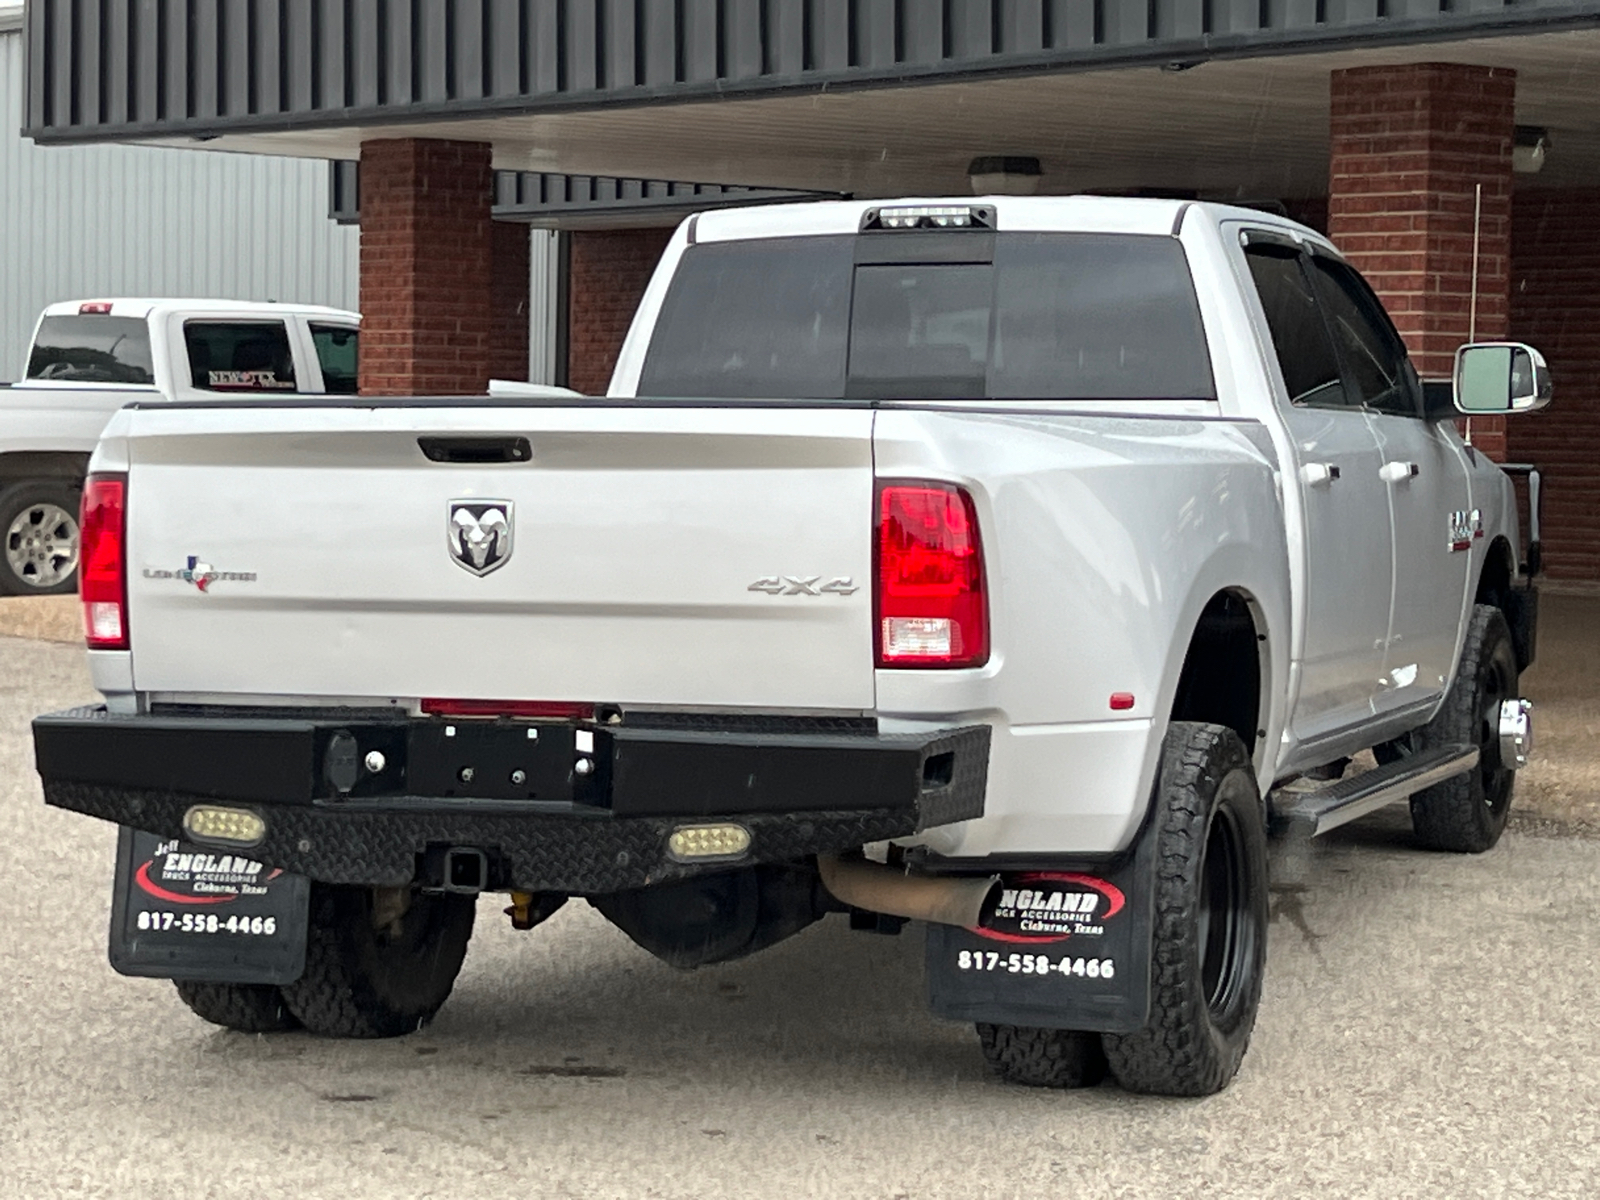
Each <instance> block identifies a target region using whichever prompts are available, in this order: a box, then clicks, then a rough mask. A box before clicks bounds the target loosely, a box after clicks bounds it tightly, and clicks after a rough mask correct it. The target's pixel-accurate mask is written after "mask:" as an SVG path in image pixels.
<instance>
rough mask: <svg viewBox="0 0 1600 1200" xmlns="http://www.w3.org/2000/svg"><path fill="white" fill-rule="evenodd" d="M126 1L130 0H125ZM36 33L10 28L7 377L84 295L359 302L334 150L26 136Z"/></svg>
mask: <svg viewBox="0 0 1600 1200" xmlns="http://www.w3.org/2000/svg"><path fill="white" fill-rule="evenodd" d="M123 7H124V9H126V7H127V6H126V5H125V6H123ZM22 92H23V39H22V36H21V34H19V33H4V32H0V380H5V379H15V378H17V377H18V376H19V375H20V374H21V372H22V367H23V361H22V360H23V355H24V354H25V352H26V349H27V343H28V339H29V337H30V336H31V335H32V333H33V323H34V321H35V319H36V318H37V317H38V315H39V310H40V309H42V308H43V307H44V306H45V305H46V304H48V303H50V302H51V301H55V300H66V299H72V298H75V297H79V296H105V295H147V296H224V297H231V298H234V299H240V300H286V301H299V302H302V303H313V304H333V305H337V306H339V307H343V308H354V307H355V306H356V293H357V245H358V242H357V238H358V235H357V232H356V230H354V229H348V228H344V227H341V226H338V225H335V224H334V223H333V222H331V221H329V220H328V219H327V205H328V191H327V188H328V175H327V168H326V167H325V166H324V165H323V164H322V163H320V162H307V161H302V160H299V159H278V158H267V157H262V156H257V155H245V154H204V153H195V152H193V151H188V150H158V149H152V148H149V147H141V146H71V147H60V148H54V149H42V148H40V147H38V146H35V145H33V144H32V143H30V142H27V141H25V140H23V139H22V138H20V137H19V136H18V135H17V133H16V130H17V129H18V128H19V127H20V126H21V124H22Z"/></svg>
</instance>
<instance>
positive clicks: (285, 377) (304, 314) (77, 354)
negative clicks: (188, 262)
mask: <svg viewBox="0 0 1600 1200" xmlns="http://www.w3.org/2000/svg"><path fill="white" fill-rule="evenodd" d="M360 323H361V318H360V317H359V316H358V315H357V314H355V313H353V312H345V311H343V310H342V309H336V308H322V307H318V306H315V305H307V304H253V303H249V302H246V301H238V300H140V299H113V300H71V301H65V302H62V303H60V304H52V305H50V306H49V307H48V308H46V309H45V310H44V312H43V314H41V316H40V317H39V323H38V325H37V326H35V328H34V334H33V342H32V345H31V346H30V347H29V349H28V357H27V362H26V364H25V365H24V368H23V373H22V374H23V378H22V380H21V381H20V382H19V383H15V384H12V385H11V386H9V387H5V386H0V537H3V538H4V544H5V554H4V556H3V558H0V595H13V596H30V595H49V594H53V593H58V592H70V591H72V590H73V588H75V587H76V586H77V574H78V500H79V491H80V489H81V488H82V486H83V477H84V473H85V470H86V469H87V466H88V462H89V455H90V454H91V453H92V452H93V450H94V447H95V443H96V442H97V441H98V440H99V439H100V431H101V430H102V429H104V428H105V424H106V422H107V421H108V420H110V419H111V414H112V413H114V412H116V411H117V409H119V408H121V407H122V406H123V405H124V404H127V403H130V402H132V401H136V400H137V401H141V402H143V401H149V400H155V399H167V400H195V399H202V398H215V397H217V396H235V395H263V394H265V395H275V396H285V395H301V394H312V395H319V394H332V395H339V394H348V393H353V392H354V391H355V390H356V343H357V339H358V333H359V327H360Z"/></svg>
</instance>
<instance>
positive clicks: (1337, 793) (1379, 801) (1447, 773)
mask: <svg viewBox="0 0 1600 1200" xmlns="http://www.w3.org/2000/svg"><path fill="white" fill-rule="evenodd" d="M1477 765H1478V748H1477V747H1476V746H1440V747H1439V748H1438V749H1437V750H1429V751H1428V752H1427V753H1425V754H1419V755H1416V756H1415V757H1412V758H1402V759H1401V760H1400V761H1399V762H1392V763H1390V764H1389V765H1388V766H1385V767H1379V768H1377V769H1376V770H1373V771H1367V772H1364V773H1363V774H1360V775H1352V776H1347V777H1346V778H1344V779H1336V780H1334V781H1333V782H1332V783H1327V784H1323V785H1322V786H1321V787H1319V788H1316V789H1314V790H1310V791H1303V792H1301V791H1286V790H1285V789H1283V788H1278V789H1276V790H1275V791H1274V792H1273V793H1272V796H1271V804H1272V826H1273V829H1274V831H1275V832H1280V833H1291V834H1298V835H1300V836H1302V837H1316V836H1317V835H1318V834H1319V833H1327V832H1328V830H1330V829H1337V828H1338V827H1339V826H1341V825H1344V824H1346V823H1348V822H1350V821H1354V820H1355V819H1356V818H1357V817H1364V816H1366V815H1367V814H1368V813H1369V812H1372V811H1374V810H1375V809H1379V808H1382V807H1383V806H1384V805H1385V804H1393V803H1394V802H1395V801H1396V800H1405V799H1407V798H1408V797H1410V796H1413V795H1415V794H1416V793H1417V792H1420V791H1422V789H1423V788H1428V787H1432V786H1433V785H1434V784H1436V783H1441V782H1443V781H1444V780H1446V779H1451V778H1454V777H1455V776H1457V775H1460V774H1462V773H1463V772H1465V771H1470V770H1472V768H1473V767H1475V766H1477Z"/></svg>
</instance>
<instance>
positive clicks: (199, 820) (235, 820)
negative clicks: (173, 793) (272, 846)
mask: <svg viewBox="0 0 1600 1200" xmlns="http://www.w3.org/2000/svg"><path fill="white" fill-rule="evenodd" d="M183 831H184V832H185V833H187V834H188V835H189V836H190V837H191V838H193V839H194V840H195V841H197V842H220V843H222V844H223V845H227V846H254V845H255V844H256V843H257V842H259V841H260V840H261V839H262V838H264V837H266V836H267V823H266V822H265V821H264V820H262V819H261V818H260V817H258V816H256V814H255V813H253V812H251V811H250V810H249V809H247V808H222V807H221V806H219V805H215V804H196V805H195V806H194V807H193V808H191V809H190V810H189V811H188V812H186V813H184V814H183Z"/></svg>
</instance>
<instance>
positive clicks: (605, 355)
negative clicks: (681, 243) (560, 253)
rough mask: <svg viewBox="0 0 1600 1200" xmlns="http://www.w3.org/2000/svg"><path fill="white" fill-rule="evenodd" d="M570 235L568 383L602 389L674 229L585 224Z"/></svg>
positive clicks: (594, 390) (590, 389) (588, 389)
mask: <svg viewBox="0 0 1600 1200" xmlns="http://www.w3.org/2000/svg"><path fill="white" fill-rule="evenodd" d="M568 236H570V238H571V239H572V241H571V255H570V259H569V261H570V273H569V275H568V277H567V383H568V386H569V387H573V388H576V389H577V390H578V391H580V392H585V393H589V394H594V395H598V394H600V393H602V392H604V391H605V390H606V385H607V384H609V383H610V382H611V371H612V369H613V368H614V367H615V366H616V365H617V352H618V351H619V350H621V349H622V339H623V338H624V337H626V336H627V333H628V326H629V325H630V324H632V322H633V311H634V309H636V308H637V307H638V306H639V297H641V296H642V295H644V289H645V285H646V284H648V283H649V282H650V275H651V273H652V272H653V271H654V270H655V269H656V263H657V262H658V261H660V258H661V252H662V251H663V250H664V249H666V246H667V242H668V241H669V240H670V239H671V237H672V230H671V229H605V230H586V231H583V232H579V233H573V234H570V235H568Z"/></svg>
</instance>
